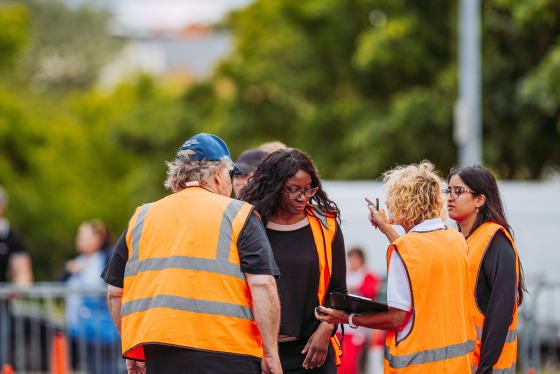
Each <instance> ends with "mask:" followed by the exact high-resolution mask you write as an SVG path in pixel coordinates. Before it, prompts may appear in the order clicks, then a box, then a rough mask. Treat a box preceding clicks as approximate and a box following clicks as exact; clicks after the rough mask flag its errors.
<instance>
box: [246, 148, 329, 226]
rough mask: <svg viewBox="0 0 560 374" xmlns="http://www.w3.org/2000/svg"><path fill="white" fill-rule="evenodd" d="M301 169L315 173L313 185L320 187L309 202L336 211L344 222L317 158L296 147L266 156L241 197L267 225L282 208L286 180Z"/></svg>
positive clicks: (308, 172)
mask: <svg viewBox="0 0 560 374" xmlns="http://www.w3.org/2000/svg"><path fill="white" fill-rule="evenodd" d="M299 170H302V171H304V172H306V173H307V174H309V175H310V176H311V187H312V188H315V187H319V189H318V190H317V193H316V194H315V195H313V197H312V198H311V199H310V200H309V203H311V204H313V205H316V206H317V207H318V208H319V209H320V210H322V211H323V212H327V213H329V214H332V215H333V216H334V217H335V218H336V219H337V221H338V222H339V223H340V210H339V209H338V207H337V206H336V204H335V203H334V202H333V201H331V200H329V198H328V197H327V194H326V193H325V191H324V190H323V187H322V186H321V180H320V179H319V176H318V174H317V169H316V168H315V165H313V161H311V159H310V158H309V156H307V155H306V154H305V153H304V152H302V151H300V150H298V149H294V148H285V149H279V150H277V151H276V152H273V153H271V154H269V155H268V156H267V157H265V158H264V159H263V160H262V161H261V162H260V164H259V165H258V166H257V168H256V169H255V172H254V174H253V176H252V177H251V178H250V179H249V183H247V185H246V186H245V187H243V189H242V190H241V194H240V196H239V200H243V201H246V202H248V203H249V204H252V205H253V206H254V207H255V210H256V211H257V212H258V213H259V214H260V215H261V218H262V221H263V223H264V224H265V225H266V224H267V222H268V220H269V219H270V218H271V217H272V216H273V215H274V213H276V210H277V209H278V200H279V197H280V192H281V191H282V186H283V185H284V182H285V181H286V179H288V178H290V177H293V176H294V175H295V174H296V173H297V172H298V171H299Z"/></svg>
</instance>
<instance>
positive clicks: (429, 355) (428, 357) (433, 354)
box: [385, 342, 469, 369]
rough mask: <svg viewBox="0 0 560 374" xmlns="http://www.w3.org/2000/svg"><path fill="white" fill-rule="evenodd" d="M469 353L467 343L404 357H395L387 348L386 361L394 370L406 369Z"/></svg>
mask: <svg viewBox="0 0 560 374" xmlns="http://www.w3.org/2000/svg"><path fill="white" fill-rule="evenodd" d="M468 353H469V346H468V343H467V342H464V343H459V344H454V345H450V346H447V347H442V348H435V349H428V350H425V351H420V352H416V353H411V354H408V355H402V356H393V355H392V354H390V353H389V347H387V346H385V359H386V360H387V361H388V362H389V366H390V367H392V368H393V369H404V368H406V367H408V366H411V365H420V364H428V363H430V362H437V361H444V360H449V359H451V358H455V357H461V356H466V355H467V354H468Z"/></svg>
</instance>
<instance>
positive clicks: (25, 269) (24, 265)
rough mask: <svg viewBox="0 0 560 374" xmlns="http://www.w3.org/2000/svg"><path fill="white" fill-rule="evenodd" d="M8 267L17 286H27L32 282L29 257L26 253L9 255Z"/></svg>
mask: <svg viewBox="0 0 560 374" xmlns="http://www.w3.org/2000/svg"><path fill="white" fill-rule="evenodd" d="M9 269H10V271H11V273H12V276H13V280H14V283H15V284H16V285H17V286H19V287H28V286H30V285H31V283H33V271H32V270H31V257H30V256H29V255H28V254H27V253H15V254H13V255H11V256H10V263H9Z"/></svg>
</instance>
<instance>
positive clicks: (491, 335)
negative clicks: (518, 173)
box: [445, 165, 526, 374]
mask: <svg viewBox="0 0 560 374" xmlns="http://www.w3.org/2000/svg"><path fill="white" fill-rule="evenodd" d="M448 185H449V187H448V188H447V189H446V190H445V192H446V194H447V196H448V202H447V210H448V213H449V217H450V218H451V219H454V220H455V221H457V224H458V227H459V230H460V231H461V232H462V233H463V235H464V236H465V238H466V239H467V244H468V246H469V256H468V258H469V267H470V271H471V293H472V295H473V296H474V299H473V302H472V306H471V309H472V313H473V317H474V324H475V327H476V329H477V338H476V346H475V350H474V354H473V360H472V363H471V365H472V367H473V369H474V370H476V373H477V374H483V373H492V372H496V370H498V371H504V370H507V372H514V371H515V363H516V356H517V332H516V329H517V307H518V306H519V305H521V303H522V302H523V293H524V291H526V289H525V286H524V282H523V271H522V268H521V263H520V261H519V256H518V254H517V250H516V249H515V244H514V242H513V239H512V236H513V235H512V234H513V233H512V229H511V227H510V225H509V224H508V222H507V219H506V216H505V213H504V208H503V204H502V200H501V198H500V191H499V189H498V184H497V183H496V178H494V175H493V174H492V173H491V172H490V170H488V169H487V168H486V167H484V166H482V165H476V166H469V167H457V168H453V169H451V172H450V174H449V177H448ZM473 372H475V371H473Z"/></svg>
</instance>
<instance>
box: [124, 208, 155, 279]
mask: <svg viewBox="0 0 560 374" xmlns="http://www.w3.org/2000/svg"><path fill="white" fill-rule="evenodd" d="M151 205H152V204H151V203H150V204H145V205H144V206H142V209H141V210H140V213H138V218H137V219H136V224H135V225H134V227H133V228H132V234H131V236H132V254H131V255H130V258H129V259H128V264H127V265H126V268H125V272H124V276H125V277H128V275H127V274H126V273H127V272H128V265H129V264H130V263H137V262H138V261H139V260H140V257H139V256H140V255H139V243H140V238H141V237H142V230H143V229H144V219H145V218H146V213H148V209H150V206H151Z"/></svg>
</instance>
